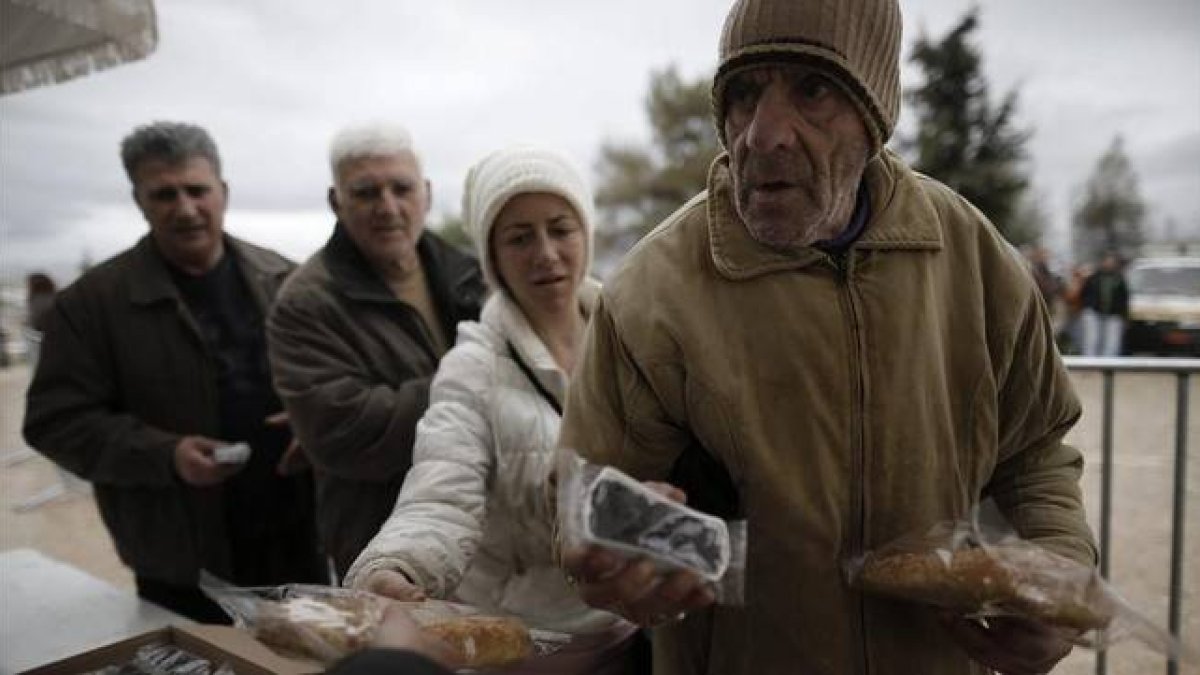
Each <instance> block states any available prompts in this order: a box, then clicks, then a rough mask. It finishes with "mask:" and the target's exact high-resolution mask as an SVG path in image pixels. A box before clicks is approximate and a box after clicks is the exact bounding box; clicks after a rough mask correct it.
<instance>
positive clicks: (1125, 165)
mask: <svg viewBox="0 0 1200 675" xmlns="http://www.w3.org/2000/svg"><path fill="white" fill-rule="evenodd" d="M1145 221H1146V202H1145V201H1144V200H1143V199H1142V195H1141V191H1140V190H1139V189H1138V178H1137V174H1136V173H1135V172H1134V170H1133V165H1132V164H1130V162H1129V156H1128V155H1126V154H1125V144H1124V141H1123V140H1122V139H1121V137H1120V136H1117V137H1116V138H1114V139H1113V141H1112V144H1111V145H1109V146H1108V150H1107V151H1105V153H1104V154H1103V155H1102V156H1101V157H1100V160H1099V161H1098V162H1096V167H1095V168H1094V169H1093V170H1092V175H1091V176H1090V177H1089V178H1088V180H1087V183H1086V184H1085V185H1084V187H1083V194H1082V198H1081V199H1080V201H1079V205H1078V206H1077V207H1076V208H1075V213H1074V215H1073V217H1072V218H1071V225H1072V229H1071V244H1072V247H1073V249H1074V253H1075V259H1076V260H1079V261H1081V262H1094V261H1097V260H1099V259H1100V258H1101V257H1102V256H1103V255H1104V254H1105V253H1107V252H1109V251H1115V252H1116V253H1117V254H1118V255H1119V256H1121V257H1122V258H1123V259H1126V260H1128V259H1131V258H1134V257H1136V256H1137V254H1138V252H1139V250H1140V249H1141V246H1142V242H1143V241H1144V240H1145V235H1144V232H1143V227H1144V225H1145Z"/></svg>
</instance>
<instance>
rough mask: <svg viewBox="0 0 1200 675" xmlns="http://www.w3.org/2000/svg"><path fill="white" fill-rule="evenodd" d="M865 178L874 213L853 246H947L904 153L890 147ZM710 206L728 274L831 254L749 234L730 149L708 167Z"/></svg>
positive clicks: (715, 245) (749, 273) (795, 264)
mask: <svg viewBox="0 0 1200 675" xmlns="http://www.w3.org/2000/svg"><path fill="white" fill-rule="evenodd" d="M864 180H865V182H866V185H867V190H868V192H869V194H870V197H871V215H870V219H869V220H868V221H867V225H866V230H865V231H864V232H863V234H862V236H861V237H859V239H858V241H856V242H855V243H854V244H852V245H851V248H852V249H853V248H858V249H876V250H888V249H894V250H902V249H909V250H911V249H925V250H938V249H941V248H942V233H941V230H940V229H939V228H938V225H937V223H938V218H937V214H936V213H935V212H934V209H933V206H932V204H931V203H930V202H929V200H928V199H927V198H926V197H925V196H924V195H923V194H922V193H921V191H920V186H919V185H918V184H917V181H918V180H920V179H919V178H918V177H917V176H916V174H914V173H913V172H912V171H911V170H909V169H908V168H907V167H905V166H904V165H903V163H902V162H901V161H900V159H899V158H897V157H896V156H895V155H893V154H892V153H891V152H890V151H887V150H885V151H884V152H882V153H880V154H879V155H877V156H876V157H875V158H874V159H872V160H871V161H870V162H869V163H868V164H867V170H866V174H865V176H864ZM707 210H708V211H707V215H708V218H707V220H708V234H709V246H710V252H711V254H712V259H713V263H714V264H715V265H716V268H717V271H718V272H719V273H720V274H721V275H722V276H724V277H726V278H728V279H734V280H739V279H750V278H753V277H756V276H760V275H763V274H768V273H771V272H777V271H782V270H790V269H800V268H803V267H806V266H808V265H810V264H812V263H814V262H816V261H818V260H821V259H823V258H825V257H826V254H825V253H822V252H821V251H819V250H818V249H816V248H813V247H811V246H809V247H804V248H802V249H798V250H779V249H773V248H770V247H768V246H764V245H763V244H760V243H759V242H758V241H756V240H755V239H754V238H753V237H751V236H750V232H749V231H748V230H747V229H746V225H745V223H743V222H742V220H741V219H740V218H739V217H738V215H737V211H736V210H735V209H734V204H733V179H732V177H731V175H730V169H729V155H728V153H724V154H722V155H721V156H719V157H717V159H716V160H715V161H714V162H713V164H712V167H711V168H710V169H709V174H708V200H707Z"/></svg>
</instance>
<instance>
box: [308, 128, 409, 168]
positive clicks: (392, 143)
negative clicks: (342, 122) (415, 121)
mask: <svg viewBox="0 0 1200 675" xmlns="http://www.w3.org/2000/svg"><path fill="white" fill-rule="evenodd" d="M402 152H410V153H412V156H413V159H415V160H416V162H417V168H418V169H420V167H421V157H420V156H419V155H418V154H417V151H416V149H415V148H413V142H412V134H410V133H408V129H405V128H404V127H403V126H401V125H399V124H395V123H393V122H366V123H363V124H355V125H353V126H349V127H346V128H344V129H342V130H341V131H339V132H338V133H337V135H335V136H334V137H333V140H332V141H331V142H330V143H329V170H330V171H331V172H332V174H333V176H334V177H335V178H336V177H337V172H338V167H340V166H341V165H342V163H343V162H346V161H347V160H351V159H359V158H362V157H387V156H390V155H396V154H399V153H402Z"/></svg>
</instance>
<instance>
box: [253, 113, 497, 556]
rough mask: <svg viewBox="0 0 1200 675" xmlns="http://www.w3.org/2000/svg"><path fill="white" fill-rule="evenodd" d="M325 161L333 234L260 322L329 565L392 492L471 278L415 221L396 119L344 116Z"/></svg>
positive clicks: (415, 176)
mask: <svg viewBox="0 0 1200 675" xmlns="http://www.w3.org/2000/svg"><path fill="white" fill-rule="evenodd" d="M329 168H330V171H331V173H332V177H333V186H332V187H330V188H329V192H328V201H329V207H330V209H331V210H332V211H333V213H334V215H335V216H336V218H337V222H336V223H335V224H334V227H333V235H332V236H331V237H330V238H329V241H328V242H327V243H326V244H325V246H324V247H323V248H322V249H321V250H320V251H318V252H317V253H316V254H314V255H313V256H312V257H311V258H309V260H308V261H307V262H305V263H304V264H303V265H302V266H301V267H300V269H299V270H298V271H297V272H296V274H295V275H293V276H292V278H291V279H289V280H288V283H287V284H286V285H285V286H284V288H283V290H282V291H281V292H280V294H279V301H278V302H277V303H276V305H275V308H274V310H273V311H272V313H271V316H270V319H269V321H268V329H267V330H268V335H269V338H270V352H271V367H272V372H273V374H274V379H275V385H276V387H278V390H279V394H280V396H281V397H282V398H283V402H284V404H285V405H286V407H287V410H288V412H289V413H290V416H291V419H292V424H293V425H294V427H295V429H296V435H297V436H298V437H299V439H300V442H301V444H302V445H303V447H304V450H305V452H307V453H308V456H309V458H310V459H311V461H312V463H313V466H314V469H315V471H316V479H317V521H318V527H319V530H320V534H321V540H322V543H323V545H324V546H325V550H326V551H327V552H328V553H329V555H330V556H331V557H332V558H333V565H334V569H335V571H336V573H337V575H338V577H339V578H340V577H344V576H345V574H346V571H347V570H348V569H349V568H350V564H351V563H352V562H354V559H355V558H356V557H357V556H358V554H359V553H360V552H361V551H362V549H363V548H364V547H365V546H366V545H367V542H369V541H370V540H371V537H373V536H375V533H376V532H378V531H379V527H380V526H381V525H383V522H384V521H385V520H387V517H388V515H389V514H391V512H392V508H393V507H394V506H395V505H396V495H397V494H399V492H400V485H401V484H402V483H403V482H404V476H405V474H406V473H407V472H408V469H409V467H410V466H411V465H412V449H413V440H414V438H415V436H416V429H417V421H418V420H419V419H421V415H423V414H424V413H425V408H426V407H427V406H428V404H429V383H430V380H431V379H432V378H433V374H434V372H435V371H436V370H437V366H438V362H439V361H440V360H441V358H442V356H443V355H444V354H445V353H446V350H447V349H448V348H449V347H450V345H451V343H452V341H453V339H454V330H455V326H457V325H458V322H460V321H465V320H471V319H475V318H477V317H478V316H479V306H480V303H481V302H482V298H483V295H484V287H483V281H482V278H481V277H480V273H479V265H478V264H477V263H476V261H475V260H474V259H473V258H471V257H470V256H469V255H466V254H464V253H462V252H460V251H458V250H456V249H454V248H453V247H451V246H450V245H449V244H447V243H446V242H445V241H443V240H442V239H441V238H439V237H438V236H437V235H436V234H434V233H432V232H429V231H428V230H426V228H425V218H426V216H427V215H428V213H429V207H430V185H429V181H428V180H426V178H425V176H424V173H423V172H422V170H421V162H420V158H419V157H418V155H417V152H416V150H415V149H414V147H413V142H412V137H411V136H410V135H409V133H408V131H407V130H405V129H404V128H402V127H400V126H397V125H394V124H389V123H367V124H360V125H354V126H350V127H347V128H345V129H343V130H342V131H341V132H339V133H338V134H336V135H335V137H334V138H333V141H332V143H331V144H330V151H329Z"/></svg>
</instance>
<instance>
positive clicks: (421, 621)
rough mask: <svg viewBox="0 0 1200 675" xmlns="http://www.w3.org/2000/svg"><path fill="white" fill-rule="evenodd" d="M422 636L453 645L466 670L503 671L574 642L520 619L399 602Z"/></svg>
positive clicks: (457, 607)
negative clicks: (531, 627)
mask: <svg viewBox="0 0 1200 675" xmlns="http://www.w3.org/2000/svg"><path fill="white" fill-rule="evenodd" d="M396 604H398V605H399V606H401V607H402V608H403V609H404V610H405V611H407V612H408V615H409V616H410V617H412V619H413V621H414V622H416V624H417V625H418V626H420V627H421V630H422V632H424V633H425V634H427V635H431V636H433V637H436V638H437V639H439V640H441V641H442V642H444V643H446V644H447V645H449V647H450V648H451V649H452V650H453V651H454V652H455V653H456V654H457V656H458V659H457V661H458V663H459V664H460V665H461V667H463V668H468V669H472V668H502V667H505V666H511V665H515V664H518V663H521V662H523V661H526V660H528V659H530V658H536V657H539V656H548V655H550V654H554V653H556V652H558V651H559V650H561V649H562V648H563V647H564V646H566V645H567V644H568V643H569V642H570V641H571V636H570V635H568V634H566V633H558V632H554V631H546V630H539V629H530V628H529V627H527V626H526V625H525V623H524V622H522V621H521V620H520V619H517V618H515V617H511V616H492V615H487V614H483V613H481V612H480V611H479V610H478V609H477V608H475V607H472V606H470V605H464V604H459V603H455V602H446V601H443V600H432V599H430V600H424V601H422V602H398V603H396Z"/></svg>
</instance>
